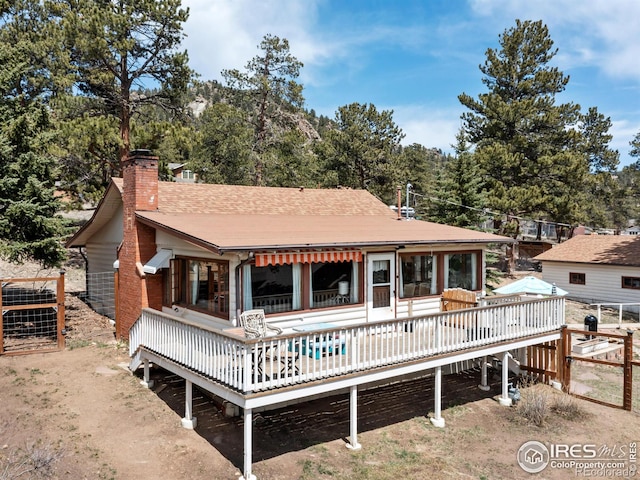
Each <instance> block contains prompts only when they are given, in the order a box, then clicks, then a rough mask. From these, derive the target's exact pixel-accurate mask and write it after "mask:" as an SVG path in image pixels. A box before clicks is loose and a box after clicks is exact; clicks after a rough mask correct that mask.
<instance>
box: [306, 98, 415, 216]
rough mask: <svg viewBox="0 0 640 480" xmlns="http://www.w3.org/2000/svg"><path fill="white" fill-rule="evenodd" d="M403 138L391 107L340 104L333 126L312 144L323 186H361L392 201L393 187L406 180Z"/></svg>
mask: <svg viewBox="0 0 640 480" xmlns="http://www.w3.org/2000/svg"><path fill="white" fill-rule="evenodd" d="M403 138H404V134H403V133H402V130H401V129H400V127H398V126H397V125H396V124H395V123H394V121H393V111H391V110H383V111H381V112H378V110H377V109H376V107H375V105H373V104H369V105H362V104H359V103H352V104H350V105H345V106H343V107H340V108H339V109H338V111H337V112H336V118H335V128H333V129H331V130H329V131H327V132H326V134H325V136H324V138H323V139H322V141H320V142H318V143H317V144H316V153H317V154H318V157H319V159H320V161H321V163H322V168H323V169H324V171H325V179H324V184H325V186H334V187H335V186H338V185H340V186H343V187H351V188H360V189H365V190H368V191H369V192H371V193H373V194H374V195H376V196H377V197H378V198H380V199H381V200H383V201H385V202H387V203H391V204H393V203H394V202H395V196H396V195H395V192H396V186H397V185H401V184H403V183H404V182H405V181H406V169H404V168H403V167H402V165H401V163H400V162H401V160H400V155H399V152H400V142H401V140H402V139H403Z"/></svg>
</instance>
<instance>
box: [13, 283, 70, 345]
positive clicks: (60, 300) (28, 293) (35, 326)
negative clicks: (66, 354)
mask: <svg viewBox="0 0 640 480" xmlns="http://www.w3.org/2000/svg"><path fill="white" fill-rule="evenodd" d="M0 281H1V282H2V288H1V289H0V311H1V312H2V321H1V322H0V355H24V354H27V353H42V352H53V351H58V350H62V349H64V346H65V341H64V321H65V310H64V271H62V272H60V276H58V277H36V278H11V279H1V280H0Z"/></svg>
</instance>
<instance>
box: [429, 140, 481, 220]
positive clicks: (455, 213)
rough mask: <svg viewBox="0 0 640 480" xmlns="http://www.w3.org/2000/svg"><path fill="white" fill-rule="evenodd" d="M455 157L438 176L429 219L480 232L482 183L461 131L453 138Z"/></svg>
mask: <svg viewBox="0 0 640 480" xmlns="http://www.w3.org/2000/svg"><path fill="white" fill-rule="evenodd" d="M454 147H455V153H456V155H455V157H454V158H453V159H451V160H450V161H449V162H447V164H446V166H445V169H444V171H443V172H442V174H441V175H439V176H438V180H437V186H436V195H437V197H436V199H434V200H432V202H431V203H430V205H431V207H430V210H429V211H430V213H429V219H430V220H431V221H435V222H438V223H446V224H448V225H455V226H458V227H473V228H479V224H480V222H481V221H482V220H483V219H484V210H483V209H484V204H485V198H484V192H483V180H482V176H481V175H480V171H479V168H478V165H477V164H476V161H475V159H474V157H473V155H472V154H471V152H470V151H469V145H468V143H467V141H466V138H465V134H464V132H463V131H460V132H458V134H457V135H456V144H455V145H454Z"/></svg>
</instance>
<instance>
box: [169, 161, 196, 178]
mask: <svg viewBox="0 0 640 480" xmlns="http://www.w3.org/2000/svg"><path fill="white" fill-rule="evenodd" d="M185 165H186V164H184V163H169V164H168V165H167V167H168V168H169V170H170V171H171V175H172V176H173V179H174V180H175V181H176V182H185V183H194V182H195V181H196V180H197V179H198V176H197V175H196V174H195V172H194V171H193V170H189V169H187V168H185Z"/></svg>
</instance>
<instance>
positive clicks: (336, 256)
mask: <svg viewBox="0 0 640 480" xmlns="http://www.w3.org/2000/svg"><path fill="white" fill-rule="evenodd" d="M255 260H256V267H266V266H267V265H286V264H291V263H327V262H361V261H362V252H361V251H360V250H324V251H315V252H277V253H256V255H255Z"/></svg>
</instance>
